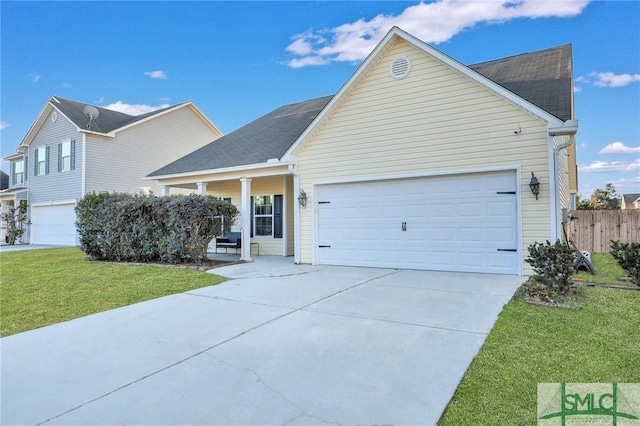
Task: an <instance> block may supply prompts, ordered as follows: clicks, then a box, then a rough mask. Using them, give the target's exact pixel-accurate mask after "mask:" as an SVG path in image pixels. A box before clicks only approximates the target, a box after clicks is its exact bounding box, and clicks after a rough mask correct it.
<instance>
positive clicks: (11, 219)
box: [2, 203, 31, 245]
mask: <svg viewBox="0 0 640 426" xmlns="http://www.w3.org/2000/svg"><path fill="white" fill-rule="evenodd" d="M2 222H3V223H4V227H5V229H6V233H5V235H6V236H5V242H6V243H7V244H9V245H15V243H16V241H18V238H20V237H22V236H23V235H24V233H25V232H26V230H27V229H26V226H27V225H30V224H31V222H29V219H28V218H27V205H26V204H22V203H21V204H20V205H19V206H18V207H11V208H10V209H9V211H6V212H4V213H2Z"/></svg>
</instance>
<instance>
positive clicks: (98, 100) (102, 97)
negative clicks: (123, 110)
mask: <svg viewBox="0 0 640 426" xmlns="http://www.w3.org/2000/svg"><path fill="white" fill-rule="evenodd" d="M102 102H104V96H100V99H96V100H95V101H93V103H94V104H101V103H102Z"/></svg>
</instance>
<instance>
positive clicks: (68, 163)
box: [58, 140, 76, 172]
mask: <svg viewBox="0 0 640 426" xmlns="http://www.w3.org/2000/svg"><path fill="white" fill-rule="evenodd" d="M75 157H76V141H74V140H68V141H66V142H62V143H61V144H59V145H58V171H59V172H68V171H69V170H73V169H75Z"/></svg>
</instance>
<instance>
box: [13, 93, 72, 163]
mask: <svg viewBox="0 0 640 426" xmlns="http://www.w3.org/2000/svg"><path fill="white" fill-rule="evenodd" d="M52 99H55V98H54V97H53V96H52V97H51V99H49V100H48V101H47V102H46V103H45V104H44V107H43V108H42V111H40V114H39V115H38V118H36V121H34V122H33V124H32V125H31V127H30V128H29V130H28V131H27V134H26V135H25V136H24V138H22V141H21V142H20V145H18V149H17V151H19V152H24V150H25V148H27V147H28V146H29V144H31V141H32V140H33V138H35V137H36V133H38V130H40V127H42V124H44V121H45V120H46V119H47V115H48V114H49V112H50V111H51V110H52V109H54V108H55V107H54V106H53V104H52V103H51V100H52ZM55 109H56V110H58V109H57V108H55ZM58 112H59V111H58ZM63 116H64V114H63ZM64 118H66V119H67V120H69V119H68V118H67V117H66V116H64ZM69 121H70V122H71V123H73V121H71V120H69Z"/></svg>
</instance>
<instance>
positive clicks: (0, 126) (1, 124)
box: [0, 121, 11, 130]
mask: <svg viewBox="0 0 640 426" xmlns="http://www.w3.org/2000/svg"><path fill="white" fill-rule="evenodd" d="M9 126H11V124H9V123H7V122H6V121H0V130H4V129H6V128H7V127H9Z"/></svg>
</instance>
